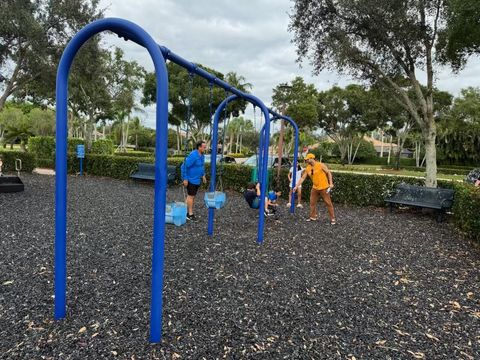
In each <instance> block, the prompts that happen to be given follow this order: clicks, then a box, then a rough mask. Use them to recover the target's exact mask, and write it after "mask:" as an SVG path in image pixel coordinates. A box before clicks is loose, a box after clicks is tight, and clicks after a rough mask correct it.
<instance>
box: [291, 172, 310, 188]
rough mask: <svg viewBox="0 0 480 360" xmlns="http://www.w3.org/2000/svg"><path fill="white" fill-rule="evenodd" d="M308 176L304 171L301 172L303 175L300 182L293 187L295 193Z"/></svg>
mask: <svg viewBox="0 0 480 360" xmlns="http://www.w3.org/2000/svg"><path fill="white" fill-rule="evenodd" d="M307 176H308V173H307V172H306V171H303V175H302V177H301V178H300V180H298V181H297V184H296V185H295V187H294V188H293V191H297V188H298V187H299V186H300V185H302V183H303V182H304V181H305V179H306V178H307Z"/></svg>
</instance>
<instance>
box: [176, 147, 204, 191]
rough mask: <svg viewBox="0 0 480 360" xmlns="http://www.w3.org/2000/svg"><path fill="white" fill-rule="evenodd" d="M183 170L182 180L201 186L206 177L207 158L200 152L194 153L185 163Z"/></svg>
mask: <svg viewBox="0 0 480 360" xmlns="http://www.w3.org/2000/svg"><path fill="white" fill-rule="evenodd" d="M181 170H182V180H188V182H189V183H192V184H194V185H200V183H201V182H202V177H203V176H204V175H205V156H203V155H200V152H199V151H198V150H194V151H192V152H191V153H190V155H188V156H187V158H186V159H185V161H184V162H183V164H182V167H181Z"/></svg>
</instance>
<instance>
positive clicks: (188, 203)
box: [187, 195, 195, 215]
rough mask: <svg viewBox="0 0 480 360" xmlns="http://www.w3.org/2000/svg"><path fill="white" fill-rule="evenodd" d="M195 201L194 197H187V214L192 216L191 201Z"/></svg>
mask: <svg viewBox="0 0 480 360" xmlns="http://www.w3.org/2000/svg"><path fill="white" fill-rule="evenodd" d="M194 200H195V196H190V195H187V210H188V212H187V214H188V215H192V214H193V201H194Z"/></svg>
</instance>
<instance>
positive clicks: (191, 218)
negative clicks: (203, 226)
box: [187, 214, 197, 221]
mask: <svg viewBox="0 0 480 360" xmlns="http://www.w3.org/2000/svg"><path fill="white" fill-rule="evenodd" d="M187 220H191V221H195V220H197V218H196V217H195V215H193V214H192V215H190V214H187Z"/></svg>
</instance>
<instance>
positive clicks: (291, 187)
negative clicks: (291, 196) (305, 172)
mask: <svg viewBox="0 0 480 360" xmlns="http://www.w3.org/2000/svg"><path fill="white" fill-rule="evenodd" d="M294 187H295V186H292V185H291V184H290V189H293V188H294ZM301 188H302V185H299V186H297V189H299V190H300V189H301Z"/></svg>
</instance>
